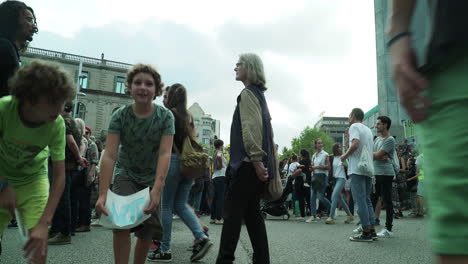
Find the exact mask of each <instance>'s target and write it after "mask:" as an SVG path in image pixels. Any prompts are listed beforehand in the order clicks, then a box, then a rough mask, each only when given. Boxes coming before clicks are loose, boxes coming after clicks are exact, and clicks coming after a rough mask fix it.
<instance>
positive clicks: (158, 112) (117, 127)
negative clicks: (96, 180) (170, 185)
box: [96, 64, 175, 264]
mask: <svg viewBox="0 0 468 264" xmlns="http://www.w3.org/2000/svg"><path fill="white" fill-rule="evenodd" d="M162 87H163V83H162V82H161V76H160V75H159V73H158V72H157V71H156V70H155V69H154V68H153V67H152V66H150V65H143V64H137V65H135V66H134V67H133V68H132V69H131V70H130V72H129V73H128V75H127V92H128V93H129V94H130V95H131V96H132V97H133V99H134V103H133V104H131V105H126V106H123V107H121V108H120V109H118V110H117V111H115V112H114V114H113V115H112V119H111V122H110V124H109V130H108V135H107V144H106V152H105V153H104V156H103V157H102V164H101V178H100V184H99V199H98V201H97V203H96V211H97V212H102V213H104V214H105V215H109V213H110V212H108V211H107V210H106V200H107V191H108V189H109V185H110V181H111V179H112V175H114V177H115V178H114V184H113V191H114V192H115V193H116V194H118V195H124V196H127V195H131V194H134V193H137V192H138V191H141V190H143V189H145V188H146V187H152V189H151V191H150V203H149V206H148V207H147V208H146V210H144V213H145V214H151V217H150V218H149V219H148V220H146V221H145V222H144V223H143V227H142V228H140V229H139V230H137V231H136V233H135V235H136V237H137V238H138V239H137V243H136V246H135V254H134V262H133V263H137V264H138V263H145V260H146V255H147V254H148V250H149V246H150V244H151V238H152V237H155V238H157V239H159V240H160V239H161V238H162V227H161V221H160V215H161V212H160V201H161V191H162V187H163V184H164V180H165V178H166V175H167V171H168V168H169V161H170V157H171V149H172V141H173V135H174V133H175V128H174V117H173V115H172V113H171V111H169V110H167V109H166V108H164V107H162V106H159V105H156V104H154V103H153V100H154V99H155V98H156V96H159V95H161V93H162ZM130 244H131V243H130V230H122V229H119V230H114V258H115V263H116V264H121V263H125V264H127V263H129V258H130Z"/></svg>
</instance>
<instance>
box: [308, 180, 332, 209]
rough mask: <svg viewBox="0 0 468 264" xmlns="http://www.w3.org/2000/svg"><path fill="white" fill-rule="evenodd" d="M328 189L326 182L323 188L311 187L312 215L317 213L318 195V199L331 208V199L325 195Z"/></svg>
mask: <svg viewBox="0 0 468 264" xmlns="http://www.w3.org/2000/svg"><path fill="white" fill-rule="evenodd" d="M326 189H327V185H326V184H324V185H323V187H322V189H321V190H314V188H310V215H311V216H315V215H317V201H316V200H317V195H318V199H319V200H320V201H321V202H322V203H323V204H324V205H325V206H326V207H327V209H330V207H331V204H330V201H329V200H328V199H327V197H325V195H324V193H325V190H326Z"/></svg>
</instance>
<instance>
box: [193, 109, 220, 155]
mask: <svg viewBox="0 0 468 264" xmlns="http://www.w3.org/2000/svg"><path fill="white" fill-rule="evenodd" d="M188 110H189V112H190V113H191V114H192V116H193V122H194V125H195V129H196V130H197V142H199V143H202V144H204V145H206V146H207V147H209V148H211V146H212V145H213V142H214V140H215V139H218V138H219V134H220V126H221V124H220V122H219V120H216V119H213V118H212V117H211V115H210V114H206V113H205V111H203V109H202V108H201V106H200V105H199V104H198V103H194V104H193V105H192V106H190V107H189V109H188ZM224 141H226V140H224Z"/></svg>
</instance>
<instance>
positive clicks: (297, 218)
mask: <svg viewBox="0 0 468 264" xmlns="http://www.w3.org/2000/svg"><path fill="white" fill-rule="evenodd" d="M294 219H296V220H299V221H302V220H304V217H302V216H296V217H295V218H294Z"/></svg>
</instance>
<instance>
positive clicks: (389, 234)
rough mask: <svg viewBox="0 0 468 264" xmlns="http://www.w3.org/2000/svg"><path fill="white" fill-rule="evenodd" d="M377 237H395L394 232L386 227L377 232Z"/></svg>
mask: <svg viewBox="0 0 468 264" xmlns="http://www.w3.org/2000/svg"><path fill="white" fill-rule="evenodd" d="M377 237H381V238H390V237H393V232H391V231H388V230H387V228H384V229H382V230H381V231H380V232H378V233H377Z"/></svg>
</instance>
